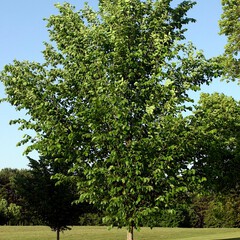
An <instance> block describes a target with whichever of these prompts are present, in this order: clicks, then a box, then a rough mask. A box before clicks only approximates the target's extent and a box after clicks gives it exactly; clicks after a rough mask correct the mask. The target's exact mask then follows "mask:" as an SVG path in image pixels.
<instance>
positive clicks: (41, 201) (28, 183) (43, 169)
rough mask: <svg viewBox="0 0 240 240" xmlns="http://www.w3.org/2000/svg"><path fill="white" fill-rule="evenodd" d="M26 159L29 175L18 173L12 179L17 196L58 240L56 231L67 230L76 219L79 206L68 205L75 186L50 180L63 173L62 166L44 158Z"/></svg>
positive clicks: (71, 200)
mask: <svg viewBox="0 0 240 240" xmlns="http://www.w3.org/2000/svg"><path fill="white" fill-rule="evenodd" d="M29 160H30V164H29V166H30V168H31V169H30V170H29V174H28V175H26V174H24V175H21V174H19V175H18V176H16V178H15V184H16V187H17V190H18V193H19V194H20V195H21V197H22V198H23V200H24V202H27V204H28V207H29V208H30V209H31V211H32V212H33V213H35V214H36V215H37V216H38V217H39V218H40V219H41V220H42V221H43V223H45V224H47V225H48V226H49V227H51V229H52V230H53V231H56V232H57V240H59V239H60V231H64V230H67V229H70V228H69V227H68V226H69V225H70V226H71V225H74V224H77V223H78V220H79V216H80V206H77V205H75V204H72V203H73V201H74V200H76V198H77V196H76V185H74V184H73V183H71V182H70V183H69V182H62V183H61V184H57V181H56V180H53V179H52V176H53V175H54V174H55V173H59V172H62V173H63V169H64V168H63V166H58V165H57V163H54V164H53V163H50V162H49V161H48V160H47V159H46V158H40V160H39V161H36V160H33V159H30V158H29Z"/></svg>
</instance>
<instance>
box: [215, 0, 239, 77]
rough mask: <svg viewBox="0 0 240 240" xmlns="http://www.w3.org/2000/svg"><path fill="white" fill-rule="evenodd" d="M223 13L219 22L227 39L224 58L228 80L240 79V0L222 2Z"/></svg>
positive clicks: (223, 0) (224, 0)
mask: <svg viewBox="0 0 240 240" xmlns="http://www.w3.org/2000/svg"><path fill="white" fill-rule="evenodd" d="M222 6H223V13H222V16H221V20H220V21H219V26H220V30H221V32H220V34H223V35H225V36H226V37H227V45H226V46H225V54H224V55H223V57H222V60H223V64H224V67H225V74H226V78H227V79H240V70H239V69H240V60H239V54H240V37H239V35H240V21H239V18H240V4H239V0H222Z"/></svg>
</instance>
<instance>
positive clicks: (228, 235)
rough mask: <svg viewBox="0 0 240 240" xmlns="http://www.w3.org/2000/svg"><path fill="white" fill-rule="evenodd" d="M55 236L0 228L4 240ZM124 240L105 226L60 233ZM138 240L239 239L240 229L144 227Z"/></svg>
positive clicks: (44, 230) (69, 238)
mask: <svg viewBox="0 0 240 240" xmlns="http://www.w3.org/2000/svg"><path fill="white" fill-rule="evenodd" d="M55 236H56V234H55V233H54V232H52V231H51V230H50V229H49V228H48V227H43V226H27V227H24V226H20V227H14V226H0V239H2V240H42V239H44V240H52V239H55V238H54V237H55ZM82 239H84V240H125V239H126V230H125V229H115V228H114V229H111V230H108V229H107V228H106V227H73V228H72V230H71V231H65V232H64V233H62V234H61V240H82ZM135 239H136V240H184V239H186V240H240V229H237V228H234V229H233V228H204V229H196V228H192V229H189V228H188V229H187V228H153V229H152V230H151V229H149V228H142V229H141V231H140V232H137V231H136V232H135Z"/></svg>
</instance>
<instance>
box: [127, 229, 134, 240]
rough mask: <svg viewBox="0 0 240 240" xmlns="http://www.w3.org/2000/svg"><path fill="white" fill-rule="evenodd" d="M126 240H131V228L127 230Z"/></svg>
mask: <svg viewBox="0 0 240 240" xmlns="http://www.w3.org/2000/svg"><path fill="white" fill-rule="evenodd" d="M127 240H133V226H131V227H129V229H128V232H127Z"/></svg>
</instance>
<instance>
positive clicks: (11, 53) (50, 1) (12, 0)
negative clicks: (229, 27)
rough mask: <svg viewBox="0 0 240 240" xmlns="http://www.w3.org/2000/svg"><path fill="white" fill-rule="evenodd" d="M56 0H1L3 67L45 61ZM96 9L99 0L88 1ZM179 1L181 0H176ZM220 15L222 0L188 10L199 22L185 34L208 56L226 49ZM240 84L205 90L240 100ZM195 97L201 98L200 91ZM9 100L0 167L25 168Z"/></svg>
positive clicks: (77, 0)
mask: <svg viewBox="0 0 240 240" xmlns="http://www.w3.org/2000/svg"><path fill="white" fill-rule="evenodd" d="M56 2H59V3H63V2H64V1H59V0H58V1H57V0H56V1H55V0H36V1H33V0H8V1H2V3H1V8H0V34H1V37H0V70H2V68H3V67H4V65H6V64H8V63H11V62H12V61H13V59H18V60H30V61H38V62H41V61H43V58H42V54H41V51H42V50H43V49H44V46H43V41H48V32H47V29H46V27H45V26H46V22H45V21H43V18H47V17H49V16H50V15H51V14H56V13H57V11H56V9H55V7H54V3H56ZM68 2H69V3H71V4H72V5H75V6H76V7H77V9H80V8H82V6H83V1H81V0H69V1H68ZM88 2H89V4H90V5H91V6H93V7H94V8H96V7H97V4H98V1H97V0H90V1H88ZM175 2H180V0H175ZM220 15H221V1H220V0H211V1H206V0H197V5H196V6H195V7H194V8H193V9H192V10H191V11H190V12H189V16H191V17H193V18H195V19H196V20H197V23H194V24H190V25H189V27H188V29H189V30H188V32H187V34H186V36H187V39H188V40H191V41H192V42H193V43H194V44H195V45H196V46H197V48H198V49H202V50H203V51H204V52H205V55H206V56H207V57H212V56H217V55H219V54H221V53H222V52H223V51H224V45H225V43H226V39H225V37H223V36H219V35H218V32H219V28H218V20H219V19H220ZM239 90H240V86H238V85H237V83H225V82H220V81H219V80H214V81H213V83H212V84H211V85H210V86H203V88H202V91H203V92H210V93H211V92H223V93H225V94H226V95H230V96H233V97H234V98H235V99H237V100H240V96H239ZM0 97H4V88H3V85H2V84H0ZM193 97H194V98H195V99H196V101H197V99H198V98H199V93H194V94H193ZM22 116H23V113H20V112H16V111H15V109H14V108H13V107H11V106H10V105H9V104H7V103H3V104H1V105H0V132H1V134H0V153H1V154H0V169H1V168H5V167H11V168H26V167H27V164H28V160H27V158H26V157H25V156H23V155H22V152H23V151H24V149H25V147H24V146H23V147H16V144H17V142H18V141H20V140H21V138H22V136H23V135H24V132H22V131H19V130H18V127H17V126H15V125H12V126H10V125H9V121H10V120H11V119H16V118H19V117H22Z"/></svg>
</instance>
